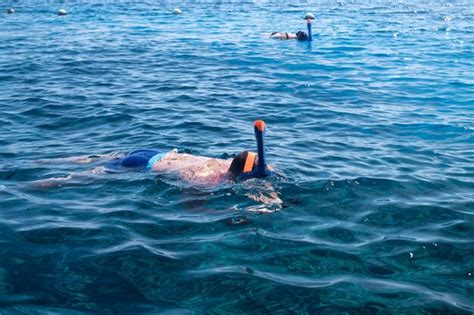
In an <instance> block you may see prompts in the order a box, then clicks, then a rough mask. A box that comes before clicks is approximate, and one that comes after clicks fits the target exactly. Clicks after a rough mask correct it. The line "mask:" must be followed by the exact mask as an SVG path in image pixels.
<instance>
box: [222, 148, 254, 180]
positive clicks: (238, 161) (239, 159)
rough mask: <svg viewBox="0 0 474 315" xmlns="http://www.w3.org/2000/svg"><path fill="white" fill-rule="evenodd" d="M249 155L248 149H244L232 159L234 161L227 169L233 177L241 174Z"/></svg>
mask: <svg viewBox="0 0 474 315" xmlns="http://www.w3.org/2000/svg"><path fill="white" fill-rule="evenodd" d="M248 155H249V152H248V151H243V152H241V153H239V155H237V156H236V157H235V158H234V159H233V160H232V163H230V167H229V169H228V170H227V172H228V173H229V176H230V178H231V179H233V180H235V179H236V178H237V177H239V175H240V174H242V171H243V170H244V166H245V161H246V160H247V156H248Z"/></svg>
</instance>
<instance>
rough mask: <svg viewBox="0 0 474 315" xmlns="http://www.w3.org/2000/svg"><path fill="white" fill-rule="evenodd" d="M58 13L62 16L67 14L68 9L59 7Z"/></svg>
mask: <svg viewBox="0 0 474 315" xmlns="http://www.w3.org/2000/svg"><path fill="white" fill-rule="evenodd" d="M58 15H60V16H64V15H67V11H66V10H64V9H59V10H58Z"/></svg>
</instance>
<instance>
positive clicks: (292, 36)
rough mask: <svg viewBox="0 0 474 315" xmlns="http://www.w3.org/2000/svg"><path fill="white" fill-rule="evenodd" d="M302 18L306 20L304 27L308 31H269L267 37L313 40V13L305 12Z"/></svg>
mask: <svg viewBox="0 0 474 315" xmlns="http://www.w3.org/2000/svg"><path fill="white" fill-rule="evenodd" d="M304 19H305V20H306V27H307V29H308V32H303V31H298V32H296V33H295V34H293V33H284V32H272V33H270V35H269V37H270V38H274V39H283V40H286V39H296V40H299V41H309V42H310V41H312V40H313V34H312V26H311V24H312V21H313V20H314V15H313V14H312V13H306V15H305V16H304Z"/></svg>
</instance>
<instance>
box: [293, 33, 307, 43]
mask: <svg viewBox="0 0 474 315" xmlns="http://www.w3.org/2000/svg"><path fill="white" fill-rule="evenodd" d="M296 39H297V40H301V41H304V40H308V34H306V32H302V31H298V32H297V33H296Z"/></svg>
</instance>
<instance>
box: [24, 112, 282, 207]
mask: <svg viewBox="0 0 474 315" xmlns="http://www.w3.org/2000/svg"><path fill="white" fill-rule="evenodd" d="M254 132H255V138H256V140H257V153H253V152H249V151H243V152H241V153H239V154H238V155H237V156H236V157H234V158H232V159H219V158H210V157H205V156H196V155H191V154H188V153H180V152H178V151H177V150H176V149H174V150H172V151H169V152H164V153H162V152H159V151H157V150H152V149H140V150H135V151H132V152H130V153H128V154H126V155H125V156H118V155H116V154H112V155H92V156H82V157H69V158H60V159H54V160H42V161H38V163H41V164H46V163H51V162H53V161H54V163H58V162H60V163H64V162H74V163H80V164H87V163H92V162H95V161H96V160H102V159H106V160H108V162H106V164H105V166H102V167H97V168H95V169H93V170H90V171H84V172H77V173H72V174H70V175H68V176H66V177H56V178H48V179H45V180H37V181H33V182H30V185H31V186H33V187H36V188H52V187H61V186H63V185H68V184H73V183H75V182H78V183H84V182H88V181H89V180H90V179H92V180H93V178H95V175H96V174H105V173H123V172H130V171H151V172H154V173H158V174H161V175H170V176H171V177H174V178H176V179H179V180H182V181H183V182H185V183H187V184H188V185H189V186H193V187H202V188H212V187H215V186H219V185H221V184H222V185H226V184H232V183H235V182H242V181H245V180H247V179H251V178H265V177H271V176H276V175H277V173H275V172H274V171H273V169H272V167H271V166H269V165H267V163H266V159H265V150H264V141H263V139H264V132H265V122H263V121H262V120H257V121H256V122H255V123H254ZM258 187H260V188H261V189H260V190H259V191H249V192H248V193H246V196H247V197H249V198H250V199H252V200H254V201H257V202H261V203H263V204H264V207H263V208H257V209H258V211H259V212H267V211H269V210H268V206H270V207H271V209H273V210H271V211H274V210H277V209H281V208H282V207H283V201H282V200H281V199H280V197H279V196H278V193H277V192H276V191H275V190H274V188H273V186H272V184H271V182H265V183H259V185H258Z"/></svg>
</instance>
